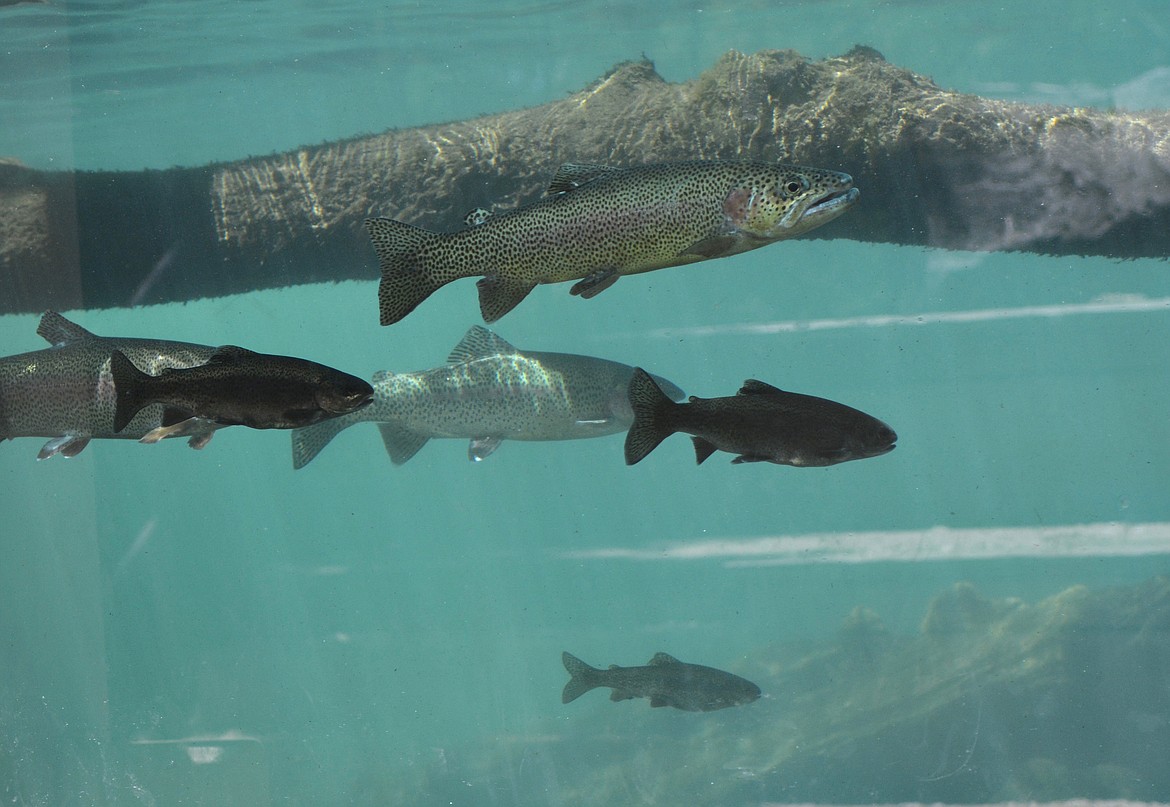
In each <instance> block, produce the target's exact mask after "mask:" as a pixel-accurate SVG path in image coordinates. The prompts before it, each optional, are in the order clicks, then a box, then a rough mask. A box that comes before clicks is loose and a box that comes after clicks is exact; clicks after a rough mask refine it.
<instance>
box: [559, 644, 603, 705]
mask: <svg viewBox="0 0 1170 807" xmlns="http://www.w3.org/2000/svg"><path fill="white" fill-rule="evenodd" d="M561 663H562V664H564V665H565V669H566V670H568V671H569V683H567V684H565V688H564V690H563V691H562V692H561V703H569V702H570V701H575V700H577V698H579V697H581V696H582V695H584V694H585V693H586V692H588V691H589V690H591V689H595V688H596V687H599V686H601V682H599V681H598V680H597V675H598V674H599V673H600V672H601V670H599V669H597V668H596V667H590V666H589V665H588V664H586V663H585V662H583V661H582V660H581V659H579V658H577V657H576V656H574V655H573V654H572V653H561Z"/></svg>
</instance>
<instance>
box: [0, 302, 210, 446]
mask: <svg viewBox="0 0 1170 807" xmlns="http://www.w3.org/2000/svg"><path fill="white" fill-rule="evenodd" d="M37 333H38V334H40V335H41V336H43V337H44V338H45V339H46V340H48V342H49V344H51V345H53V347H51V348H47V349H45V350H35V351H32V352H31V353H21V354H19V355H16V356H5V357H3V358H0V440H8V439H12V438H14V437H49V438H52V439H50V440H49V442H47V443H45V445H44V446H43V447H42V448H41V450H40V453H39V454H37V459H40V460H43V459H47V458H49V457H52V456H54V455H55V454H61V455H62V456H65V457H75V456H77V455H78V454H80V453H81V451H82V450H83V449H84V448H85V447H86V446H87V445H89V441H90V440H92V439H94V438H98V439H108V438H115V437H116V438H129V439H134V440H137V439H140V438H142V437H144V436H145V435H146V434H148V433H150V432H152V431H153V430H154V429H156V428H157V427H159V426H161V425H162V414H163V408H162V407H161V406H148V407H146V408H145V409H143V410H142V411H141V412H139V413H138V414H137V415H135V416H134V418H133V420H131V421H130V422H129V423H128V424H127V425H126V427H125V428H124V429H122V430H121V431H118V430H117V429H115V428H114V410H115V408H116V404H117V396H116V392H115V388H114V381H113V377H112V376H111V374H110V356H111V355H112V354H113V353H114V352H115V351H121V352H122V353H123V354H125V356H126V357H127V358H128V359H130V361H131V362H133V363H134V365H135V366H136V367H137V368H138V369H140V370H142V371H144V372H146V373H149V374H151V375H157V374H158V373H160V372H162V371H163V370H165V369H168V368H184V367H196V366H198V365H201V364H204V363H206V362H207V360H208V359H210V358H211V355H212V354H213V353H214V352H215V348H214V347H211V346H209V345H196V344H191V343H189V342H170V341H166V340H163V339H134V338H130V337H112V336H97V335H95V334H93V333H90V332H89V331H87V330H86V329H85V328H83V327H81V326H80V325H78V324H76V323H74V322H70V321H69V320H68V319H66V318H65V317H63V316H61V315H60V314H58V313H57V312H55V311H48V312H46V313H45V314H44V315H43V316H42V317H41V321H40V324H39V325H38V326H37ZM217 428H218V427H217V426H216V425H215V424H214V423H208V422H206V421H197V422H193V423H190V424H187V428H186V429H184V430H182V431H181V432H180V431H177V432H176V436H178V435H179V434H181V435H182V436H186V437H190V440H189V441H188V442H189V444H190V445H191V447H192V448H203V446H205V445H207V442H208V441H209V440H210V439H211V436H212V435H213V434H214V433H215V430H216V429H217Z"/></svg>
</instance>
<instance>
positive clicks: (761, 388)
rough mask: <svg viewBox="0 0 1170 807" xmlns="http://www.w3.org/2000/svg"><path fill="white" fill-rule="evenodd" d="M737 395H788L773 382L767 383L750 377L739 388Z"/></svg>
mask: <svg viewBox="0 0 1170 807" xmlns="http://www.w3.org/2000/svg"><path fill="white" fill-rule="evenodd" d="M736 394H737V395H787V393H786V392H784V390H782V389H780V388H779V387H773V386H772V385H771V384H765V383H764V382H763V381H757V380H756V379H754V378H749V379H748V380H747V381H745V382H743V386H742V387H740V388H739V392H738V393H736Z"/></svg>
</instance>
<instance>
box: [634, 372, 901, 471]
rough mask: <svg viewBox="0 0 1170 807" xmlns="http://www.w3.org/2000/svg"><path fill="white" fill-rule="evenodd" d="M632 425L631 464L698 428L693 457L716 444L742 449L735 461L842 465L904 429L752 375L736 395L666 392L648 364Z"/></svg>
mask: <svg viewBox="0 0 1170 807" xmlns="http://www.w3.org/2000/svg"><path fill="white" fill-rule="evenodd" d="M630 406H631V407H632V408H633V410H634V425H633V426H631V427H630V431H629V433H628V434H627V435H626V464H627V465H633V464H634V463H636V462H639V461H641V460H642V459H643V458H644V457H645V456H646V455H647V454H649V453H650V452H651V451H653V450H654V448H655V447H656V446H657V445H658V444H659V443H661V442H662V441H663V440H665V439H666V438H667V437H669V436H670V435H672V434H674V433H675V432H686V433H687V434H691V435H694V436H693V437H692V438H691V439H692V440H693V441H694V444H695V460H696V462H698V463H702V462H703V460H705V459H707V457H709V456H711V455H712V454H713V453H714V452H715V451H716V450H718V451H727V452H730V453H732V454H737V455H738V456H737V457H736V458H735V459H734V460H732V463H741V462H774V463H777V464H779V465H795V466H798V467H803V466H814V465H836V464H837V463H839V462H847V461H848V460H859V459H865V458H866V457H876V456H878V455H880V454H885V453H887V452H889V451H893V450H894V445H895V442H896V441H897V439H898V435H896V434H895V433H894V430H893V429H891V428H890V427H889V426H887V425H886V424H885V423H882V422H881V421H880V420H878V419H877V418H875V417H871V416H869V415H867V414H865V413H864V412H861V411H858V410H857V409H853V408H852V407H849V406H845V405H844V404H839V403H837V402H835V401H829V400H826V399H824V398H815V397H813V396H811V395H801V394H799V393H796V392H784V391H783V390H780V389H777V388H776V387H773V386H771V385H770V384H765V383H764V382H763V381H756V380H755V379H748V380H747V381H745V382H744V383H743V387H741V388H740V390H739V393H738V394H736V395H735V396H734V397H730V398H696V397H694V396H692V397H691V398H690V400H689V402H688V403H685V404H680V403H675V402H674V401H672V400H670V399H669V398H667V397H666V396H665V395H663V394H662V390H660V389H659V388H658V386H657V385H656V384H655V383H654V379H652V378H651V377H650V376H649V375H648V374H647V373H646V372H645V371H643V370H641V369H640V368H639V369H635V370H634V377H633V378H632V379H630Z"/></svg>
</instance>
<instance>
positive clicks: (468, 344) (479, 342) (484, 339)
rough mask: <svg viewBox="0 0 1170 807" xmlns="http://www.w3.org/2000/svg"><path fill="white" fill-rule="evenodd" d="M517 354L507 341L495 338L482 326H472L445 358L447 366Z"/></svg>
mask: <svg viewBox="0 0 1170 807" xmlns="http://www.w3.org/2000/svg"><path fill="white" fill-rule="evenodd" d="M512 353H519V351H518V350H516V348H514V347H512V345H511V344H509V343H508V341H507V340H505V339H503V338H501V337H499V336H496V335H495V334H494V333H492V332H491V331H489V330H488V329H487V328H485V327H483V326H482V325H472V326H471V327H470V328H468V329H467V333H465V334H463V338H462V339H460V340H459V344H457V345H455V347H454V348H452V349H451V354H450V355H449V356H447V364H463V363H464V362H469V361H473V360H475V359H482V358H483V357H484V356H507V355H510V354H512Z"/></svg>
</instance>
